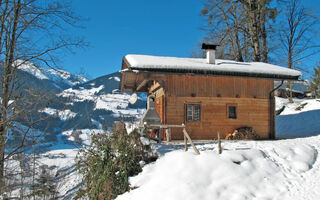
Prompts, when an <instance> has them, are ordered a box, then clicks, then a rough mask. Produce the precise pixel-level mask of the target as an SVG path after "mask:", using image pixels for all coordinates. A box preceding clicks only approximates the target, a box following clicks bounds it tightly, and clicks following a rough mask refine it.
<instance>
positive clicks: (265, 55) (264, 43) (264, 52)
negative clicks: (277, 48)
mask: <svg viewBox="0 0 320 200" xmlns="http://www.w3.org/2000/svg"><path fill="white" fill-rule="evenodd" d="M261 12H262V14H261V37H262V62H265V63H268V44H267V31H266V15H267V13H266V8H265V7H264V8H262V11H261Z"/></svg>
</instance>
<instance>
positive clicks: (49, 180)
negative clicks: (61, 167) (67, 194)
mask: <svg viewBox="0 0 320 200" xmlns="http://www.w3.org/2000/svg"><path fill="white" fill-rule="evenodd" d="M46 168H48V166H42V167H41V173H40V176H39V177H38V178H37V179H36V183H35V184H33V185H32V186H31V189H32V193H33V194H32V195H33V196H34V197H36V199H55V198H56V195H57V193H58V192H57V190H56V183H55V181H54V176H52V175H51V174H50V173H49V171H48V170H47V169H46Z"/></svg>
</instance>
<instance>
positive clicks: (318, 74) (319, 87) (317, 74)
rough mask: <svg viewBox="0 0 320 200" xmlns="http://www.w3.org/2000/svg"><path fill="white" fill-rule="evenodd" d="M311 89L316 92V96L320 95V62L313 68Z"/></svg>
mask: <svg viewBox="0 0 320 200" xmlns="http://www.w3.org/2000/svg"><path fill="white" fill-rule="evenodd" d="M311 91H312V92H314V94H315V96H316V98H318V97H319V96H320V64H319V65H318V66H317V67H315V68H313V75H312V83H311Z"/></svg>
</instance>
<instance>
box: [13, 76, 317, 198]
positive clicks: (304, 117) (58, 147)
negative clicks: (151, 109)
mask: <svg viewBox="0 0 320 200" xmlns="http://www.w3.org/2000/svg"><path fill="white" fill-rule="evenodd" d="M25 73H29V72H28V71H27V70H26V71H25ZM119 75H120V74H119V72H116V73H112V74H109V75H106V76H102V77H99V78H97V79H94V80H91V81H87V82H82V83H80V84H75V85H72V84H70V87H69V88H64V86H63V85H64V84H62V85H60V84H58V83H54V81H53V80H55V79H41V78H39V77H42V75H41V76H40V75H39V73H33V74H32V73H29V75H28V76H30V77H33V79H37V80H36V81H39V82H40V83H42V82H41V81H43V80H45V81H48V80H50V81H51V80H52V83H54V84H55V85H57V87H56V86H52V87H56V93H55V96H56V102H54V103H52V104H50V105H49V106H47V107H44V108H42V109H40V110H38V112H39V113H42V114H43V115H46V116H48V117H49V121H47V122H46V123H45V124H41V123H40V124H39V125H38V126H37V127H36V128H34V131H36V132H37V134H39V135H41V134H42V135H45V137H43V138H42V141H41V142H42V144H41V145H42V147H45V148H43V152H42V153H41V154H40V155H39V157H38V159H37V160H38V161H37V162H38V163H39V164H41V165H43V166H47V167H48V168H50V169H51V172H52V174H53V175H55V176H56V179H57V181H58V182H57V183H58V191H59V195H58V196H59V199H72V198H73V197H74V195H75V193H76V191H77V190H78V188H79V187H80V186H81V176H80V175H79V174H78V173H77V171H76V165H75V161H74V159H75V157H76V155H77V152H78V150H79V149H78V148H79V147H81V146H79V143H81V144H82V145H84V146H86V145H89V144H90V135H91V134H92V133H99V132H101V133H106V134H107V132H106V131H108V130H109V129H110V127H111V126H112V123H113V122H114V121H119V120H124V121H127V122H129V123H128V124H130V122H132V121H136V120H137V119H139V118H140V117H141V115H142V113H143V112H144V109H145V103H146V102H145V99H146V98H145V95H142V94H140V95H139V97H138V102H137V103H136V104H134V105H131V104H129V103H128V99H129V98H130V95H131V94H126V93H120V92H119V91H118V90H117V89H118V87H119ZM45 76H46V77H48V78H49V77H51V76H50V75H48V74H46V75H45ZM35 77H36V78H35ZM50 81H48V82H47V83H48V84H49V85H50V84H51V82H50ZM61 82H63V83H65V82H67V81H61ZM59 88H60V89H59ZM61 88H64V89H61ZM294 101H295V103H294V104H289V103H288V101H287V100H286V99H282V98H276V107H277V110H278V109H280V108H282V107H284V109H283V111H282V112H281V114H280V115H278V116H277V118H276V129H277V138H278V139H280V140H277V141H231V142H230V141H223V143H222V146H223V153H222V154H221V155H218V154H217V150H216V149H217V144H216V143H214V142H211V143H196V146H197V148H198V149H199V150H200V152H201V155H200V156H197V155H195V154H194V152H193V150H192V148H190V149H189V151H188V152H187V153H186V152H184V151H183V144H180V143H171V144H164V143H163V144H153V148H154V149H155V150H157V151H158V153H159V155H160V159H158V160H157V161H156V162H155V163H152V164H149V165H146V166H144V168H143V172H142V173H140V174H139V175H138V176H136V177H132V178H131V179H130V182H131V184H132V186H133V187H136V189H134V190H132V191H130V192H128V193H125V194H123V195H121V196H119V197H118V199H126V200H127V199H142V200H143V199H151V198H152V199H318V198H320V193H319V191H320V190H318V189H317V188H320V184H319V182H318V179H319V178H320V177H319V174H320V162H319V159H317V157H318V152H319V151H320V132H319V130H320V127H319V123H318V122H319V121H320V102H319V100H315V99H294ZM12 165H15V164H12ZM16 167H17V168H19V166H18V163H16ZM150 177H153V178H152V179H150ZM15 195H17V196H18V195H19V191H18V190H14V191H13V193H12V196H15Z"/></svg>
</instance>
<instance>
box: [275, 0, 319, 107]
mask: <svg viewBox="0 0 320 200" xmlns="http://www.w3.org/2000/svg"><path fill="white" fill-rule="evenodd" d="M285 7H286V11H285V17H284V19H285V23H281V27H282V28H281V29H280V41H281V45H282V52H283V53H284V54H285V55H286V57H287V61H286V63H287V66H288V67H289V68H298V65H299V63H300V62H302V61H303V60H304V59H306V58H308V57H310V56H312V55H314V54H316V53H318V52H319V47H320V45H319V44H317V43H316V42H315V40H314V39H315V36H316V32H317V29H315V28H316V25H317V24H318V22H319V21H318V19H317V18H316V17H315V16H314V15H312V14H311V13H310V12H309V11H308V10H307V9H306V8H305V7H304V5H303V1H302V0H288V1H287V2H286V5H285ZM289 88H290V92H289V101H290V102H291V103H293V100H292V82H289Z"/></svg>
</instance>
